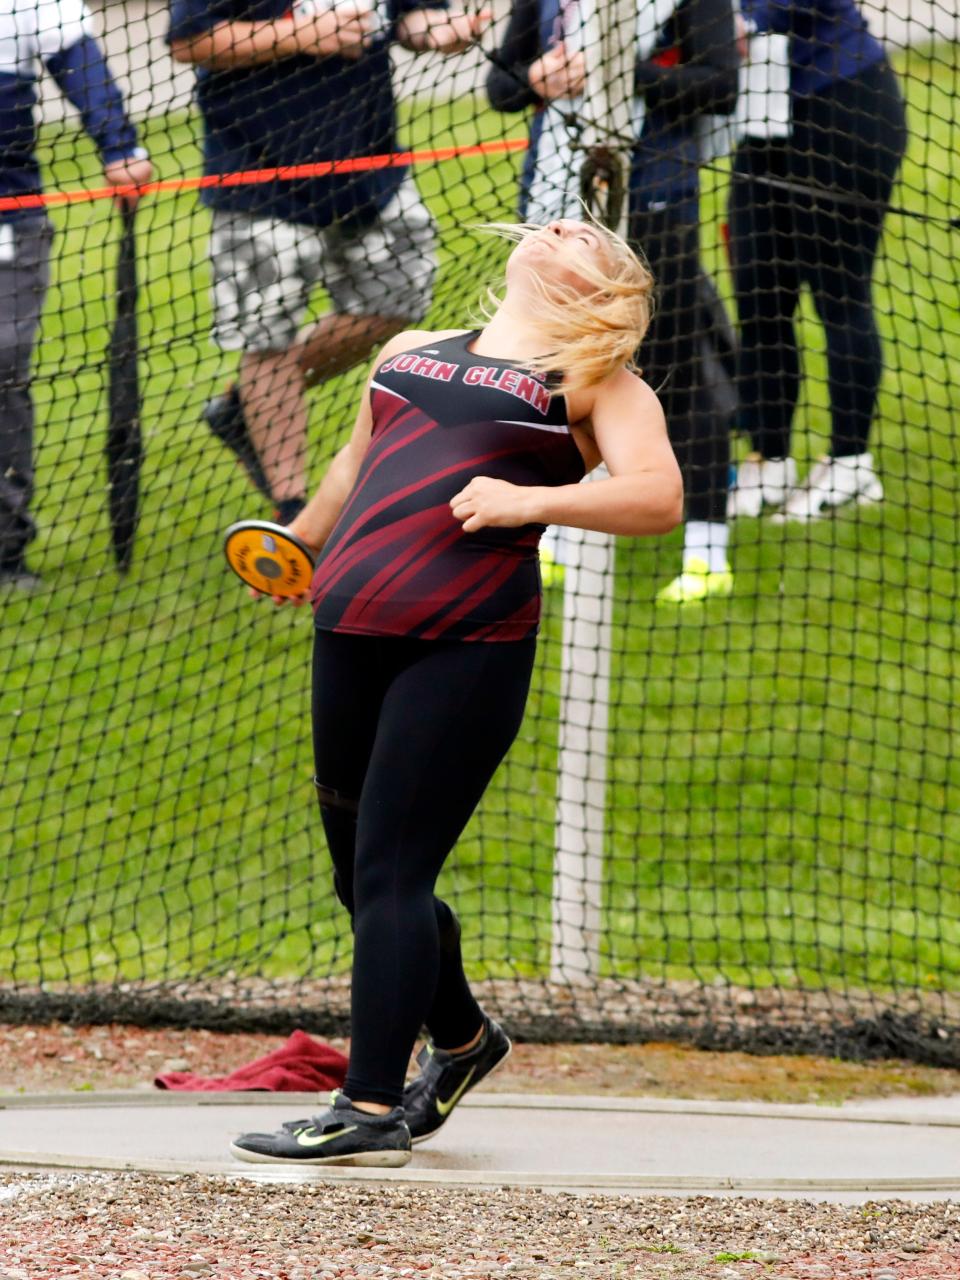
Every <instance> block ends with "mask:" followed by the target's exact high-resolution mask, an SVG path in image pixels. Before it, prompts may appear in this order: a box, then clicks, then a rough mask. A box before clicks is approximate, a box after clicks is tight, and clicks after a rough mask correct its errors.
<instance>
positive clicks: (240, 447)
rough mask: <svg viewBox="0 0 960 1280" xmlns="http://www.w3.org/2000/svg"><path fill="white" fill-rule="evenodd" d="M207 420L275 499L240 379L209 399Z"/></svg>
mask: <svg viewBox="0 0 960 1280" xmlns="http://www.w3.org/2000/svg"><path fill="white" fill-rule="evenodd" d="M203 420H204V422H206V424H207V426H208V427H209V428H210V430H211V431H212V432H213V434H214V435H215V436H216V437H217V439H218V440H219V441H220V442H221V444H225V445H226V446H227V448H228V449H230V450H231V451H232V452H233V453H234V454H236V456H237V458H239V460H240V462H241V464H242V466H243V468H244V470H245V471H246V473H247V475H248V476H249V477H250V479H251V481H252V482H253V485H254V487H255V488H256V489H258V490H259V491H260V493H262V494H263V496H264V497H265V498H266V499H267V500H268V501H270V502H272V501H273V494H272V493H271V492H270V483H269V481H268V480H267V477H266V473H265V472H264V470H263V465H262V464H261V462H260V457H259V455H258V453H257V451H256V449H255V448H254V447H253V441H252V440H251V439H250V432H249V431H248V430H247V420H246V418H245V417H244V416H243V405H242V404H241V403H240V392H239V391H238V390H237V384H236V383H234V384H233V386H232V387H231V388H230V389H229V391H225V392H224V393H223V395H222V396H214V397H213V399H212V400H208V401H207V403H206V404H205V405H204V406H203Z"/></svg>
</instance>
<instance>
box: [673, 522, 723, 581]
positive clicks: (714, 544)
mask: <svg viewBox="0 0 960 1280" xmlns="http://www.w3.org/2000/svg"><path fill="white" fill-rule="evenodd" d="M729 540H730V530H729V528H728V526H727V525H726V524H725V523H723V521H720V520H688V521H687V523H686V525H685V526H684V530H683V563H684V564H686V563H687V562H688V561H690V560H706V562H707V568H708V569H709V570H710V572H711V573H723V572H724V570H726V569H728V568H729V567H730V566H729V564H728V563H727V543H728V542H729Z"/></svg>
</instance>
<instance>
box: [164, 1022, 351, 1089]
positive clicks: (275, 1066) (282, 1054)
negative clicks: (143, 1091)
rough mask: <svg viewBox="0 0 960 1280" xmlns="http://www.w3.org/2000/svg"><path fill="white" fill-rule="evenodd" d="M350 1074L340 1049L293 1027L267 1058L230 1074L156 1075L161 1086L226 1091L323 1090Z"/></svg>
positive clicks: (337, 1084)
mask: <svg viewBox="0 0 960 1280" xmlns="http://www.w3.org/2000/svg"><path fill="white" fill-rule="evenodd" d="M346 1076H347V1060H346V1058H345V1057H344V1056H343V1054H342V1053H340V1051H339V1050H338V1049H333V1048H331V1046H330V1045H328V1044H322V1043H321V1042H320V1041H319V1040H312V1039H311V1038H310V1037H309V1036H308V1035H307V1033H306V1032H305V1031H294V1033H293V1035H292V1036H291V1037H290V1039H289V1040H288V1041H287V1043H286V1044H284V1045H281V1047H280V1048H279V1049H274V1051H273V1053H268V1054H267V1056H266V1057H265V1058H258V1059H257V1060H256V1062H248V1063H247V1065H246V1066H245V1067H238V1068H237V1070H236V1071H232V1072H231V1073H230V1075H228V1076H195V1075H194V1074H193V1073H192V1072H191V1071H169V1072H167V1074H166V1075H162V1076H157V1077H156V1079H155V1080H154V1082H153V1083H154V1084H155V1085H156V1086H157V1088H158V1089H184V1090H191V1091H197V1092H200V1091H208V1092H214V1091H218V1092H219V1091H226V1090H242V1089H263V1090H268V1091H270V1092H272V1093H313V1092H320V1093H323V1092H325V1091H326V1090H328V1089H337V1088H339V1087H340V1086H341V1085H342V1084H343V1082H344V1080H345V1079H346Z"/></svg>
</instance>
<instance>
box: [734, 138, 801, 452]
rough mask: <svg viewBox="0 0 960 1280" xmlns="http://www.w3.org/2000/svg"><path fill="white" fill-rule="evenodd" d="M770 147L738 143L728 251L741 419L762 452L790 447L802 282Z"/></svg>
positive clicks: (779, 174)
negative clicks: (737, 329)
mask: <svg viewBox="0 0 960 1280" xmlns="http://www.w3.org/2000/svg"><path fill="white" fill-rule="evenodd" d="M779 158H780V157H779V153H777V152H775V151H772V150H771V148H770V147H768V146H762V145H758V144H746V145H745V146H744V147H742V148H741V149H740V152H739V153H738V155H737V159H736V164H735V167H734V181H733V183H732V184H731V190H730V257H731V264H732V267H733V282H734V291H735V294H736V303H737V315H738V317H739V320H740V353H739V358H738V362H737V390H738V392H739V397H740V408H739V412H738V415H737V425H738V427H739V428H740V430H741V431H744V432H746V433H747V434H748V435H749V436H750V440H751V445H752V447H753V449H754V450H755V451H756V452H757V453H759V454H761V455H762V456H763V457H765V458H785V457H787V456H788V455H789V453H790V430H791V425H792V422H793V414H794V410H795V409H796V405H797V397H798V395H799V393H800V355H799V352H798V350H797V337H796V331H795V328H794V320H793V317H794V313H795V311H796V309H797V302H798V300H799V290H800V282H799V277H798V274H797V267H796V248H795V238H794V226H793V216H792V212H791V206H790V198H789V196H788V195H787V194H786V193H784V192H782V191H780V190H779V189H777V188H776V187H772V186H771V185H770V184H769V183H767V182H765V181H764V178H765V177H768V176H770V177H774V178H778V177H782V176H784V174H783V171H782V166H780V165H778V163H777V161H778V159H779Z"/></svg>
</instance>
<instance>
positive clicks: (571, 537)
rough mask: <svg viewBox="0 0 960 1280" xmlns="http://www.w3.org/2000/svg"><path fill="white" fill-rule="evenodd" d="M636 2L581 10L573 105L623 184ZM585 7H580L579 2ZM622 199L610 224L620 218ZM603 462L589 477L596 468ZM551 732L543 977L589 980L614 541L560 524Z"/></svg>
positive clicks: (602, 813)
mask: <svg viewBox="0 0 960 1280" xmlns="http://www.w3.org/2000/svg"><path fill="white" fill-rule="evenodd" d="M636 4H637V0H599V3H598V4H597V7H596V10H595V12H592V13H589V14H585V15H584V18H585V24H584V25H585V27H586V31H587V33H588V34H587V39H586V40H585V41H584V46H585V52H586V60H587V83H586V91H585V94H584V102H583V106H582V111H583V115H584V118H585V119H586V120H587V121H590V122H592V123H593V124H595V125H596V128H595V129H593V130H587V131H585V135H584V138H583V142H584V144H585V145H586V146H587V147H588V148H589V147H591V146H596V145H602V146H604V147H605V148H607V149H608V151H609V152H610V153H611V154H612V155H613V157H614V160H615V162H616V163H618V164H619V166H620V169H621V173H622V176H623V180H624V184H625V182H626V176H627V164H628V162H629V150H628V149H627V148H626V147H624V145H623V142H622V141H613V140H612V139H611V137H610V133H611V132H612V133H613V134H615V135H619V139H621V140H622V139H624V138H626V137H627V136H628V135H629V131H630V128H631V125H632V101H633V56H634V47H635V39H634V37H635V30H636V15H637V8H636ZM584 7H585V6H584ZM625 206H626V200H625V199H624V207H623V209H622V210H621V214H620V218H619V220H618V225H617V227H616V228H615V229H616V230H619V231H621V232H622V230H623V227H624V224H625V220H626V207H625ZM605 474H606V473H605V471H604V470H603V468H599V469H598V470H597V471H596V472H594V473H593V475H592V476H591V479H598V478H600V477H601V476H602V475H605ZM564 539H565V545H566V555H565V557H564V559H565V561H566V574H565V578H564V594H563V648H562V655H561V677H560V679H561V686H560V730H559V752H558V777H557V810H556V841H557V843H556V851H555V855H554V869H553V893H552V898H553V920H552V934H551V954H550V976H551V978H552V979H553V981H555V982H566V983H573V982H589V981H590V980H591V979H592V977H593V976H594V975H595V974H596V973H597V971H598V968H599V961H600V918H601V907H602V896H603V871H604V833H605V828H606V797H607V754H608V748H607V731H608V722H609V707H610V651H611V621H612V615H613V581H614V579H613V574H614V540H613V538H612V537H611V536H610V535H608V534H601V533H592V532H586V531H584V530H581V529H566V530H564Z"/></svg>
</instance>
